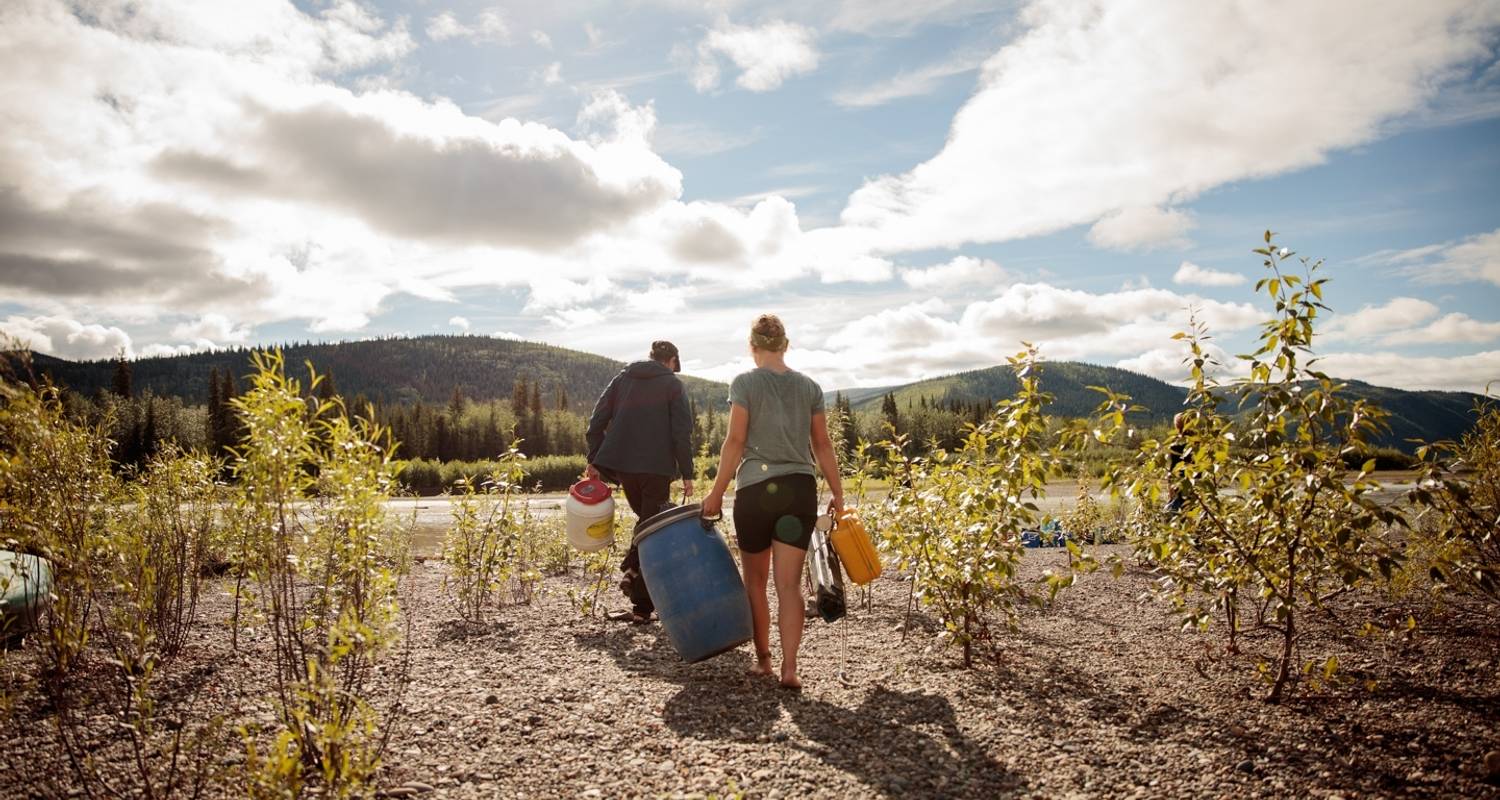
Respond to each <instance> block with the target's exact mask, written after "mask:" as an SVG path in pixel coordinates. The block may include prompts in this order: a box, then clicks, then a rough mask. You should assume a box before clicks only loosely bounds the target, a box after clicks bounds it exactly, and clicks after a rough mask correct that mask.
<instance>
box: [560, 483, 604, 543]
mask: <svg viewBox="0 0 1500 800" xmlns="http://www.w3.org/2000/svg"><path fill="white" fill-rule="evenodd" d="M563 511H564V513H565V514H566V515H567V518H568V544H571V545H573V546H574V547H576V548H578V549H579V550H582V551H583V552H585V553H592V552H594V551H595V550H602V549H604V548H606V547H609V546H610V544H612V543H613V542H614V540H615V499H614V498H613V497H611V496H610V491H609V487H608V486H607V485H605V483H604V481H597V480H592V479H585V480H581V481H579V482H577V483H575V484H573V486H572V488H570V489H568V499H567V500H566V501H565V502H564V503H563Z"/></svg>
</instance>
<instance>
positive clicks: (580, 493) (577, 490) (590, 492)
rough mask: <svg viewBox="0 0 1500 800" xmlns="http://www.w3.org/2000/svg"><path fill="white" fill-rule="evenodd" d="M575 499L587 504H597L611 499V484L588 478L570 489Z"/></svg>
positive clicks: (569, 491)
mask: <svg viewBox="0 0 1500 800" xmlns="http://www.w3.org/2000/svg"><path fill="white" fill-rule="evenodd" d="M568 494H570V495H572V496H573V499H574V500H577V501H578V502H580V503H583V504H584V505H587V506H592V505H597V504H599V503H602V502H604V501H605V500H608V499H609V485H608V484H606V483H605V482H604V481H600V480H594V479H593V478H586V479H584V480H581V481H579V482H577V483H575V484H573V486H572V488H570V489H568Z"/></svg>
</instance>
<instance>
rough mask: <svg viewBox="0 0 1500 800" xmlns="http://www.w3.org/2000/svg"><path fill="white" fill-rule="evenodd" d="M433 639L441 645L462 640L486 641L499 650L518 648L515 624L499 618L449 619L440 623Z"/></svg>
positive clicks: (474, 642) (462, 641) (475, 642)
mask: <svg viewBox="0 0 1500 800" xmlns="http://www.w3.org/2000/svg"><path fill="white" fill-rule="evenodd" d="M433 641H434V642H436V643H437V644H439V645H446V644H453V643H455V642H461V643H464V644H477V643H480V642H484V643H486V644H488V645H489V646H490V647H491V649H493V650H496V651H498V652H507V653H508V652H513V651H515V649H516V636H515V626H513V625H511V624H510V623H508V622H501V621H499V620H493V621H487V622H467V621H465V620H461V619H449V620H444V621H442V622H440V623H438V626H437V634H436V635H435V636H434V637H433Z"/></svg>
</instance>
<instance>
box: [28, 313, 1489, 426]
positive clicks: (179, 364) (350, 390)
mask: <svg viewBox="0 0 1500 800" xmlns="http://www.w3.org/2000/svg"><path fill="white" fill-rule="evenodd" d="M642 349H643V351H644V349H645V344H644V343H643V345H642ZM281 350H282V352H283V354H284V355H285V357H286V362H287V366H288V371H289V372H291V373H292V374H294V375H297V376H299V377H305V376H306V374H307V373H306V369H305V367H304V366H303V363H304V362H306V361H311V362H312V364H313V365H314V367H316V368H317V370H318V372H319V373H320V374H331V375H332V376H333V381H334V384H335V387H336V388H337V390H338V391H339V393H340V394H343V395H344V396H346V397H351V398H352V397H355V396H360V395H362V396H364V397H366V398H369V399H371V400H375V401H379V402H384V403H405V404H414V403H416V402H422V403H424V404H427V405H443V404H446V403H447V402H448V400H449V398H451V397H452V395H453V390H454V388H455V387H457V388H459V389H460V390H462V392H463V394H464V395H465V396H466V397H468V398H469V399H471V400H486V399H506V398H509V397H510V396H511V391H512V389H513V387H514V385H515V382H516V381H517V380H518V379H521V378H524V379H525V380H526V382H527V383H528V385H532V384H536V385H540V387H541V392H542V396H543V399H544V402H545V403H546V404H547V405H548V406H549V407H550V406H551V405H552V404H553V402H554V401H555V398H556V392H557V390H558V389H561V390H562V391H563V392H565V393H566V394H567V400H568V407H569V408H570V409H571V410H573V411H577V412H579V413H585V414H586V413H588V412H589V410H590V409H591V408H592V407H593V403H594V400H595V399H596V398H597V397H598V394H599V392H600V391H601V390H602V389H603V388H604V386H605V385H607V384H608V382H609V380H610V379H611V378H613V377H614V376H615V375H616V374H617V373H618V372H619V371H620V369H621V368H622V367H624V362H620V361H615V360H613V359H609V358H605V357H603V356H598V355H594V354H591V353H584V352H581V351H578V350H569V349H567V348H563V347H556V346H553V345H547V344H541V343H538V342H524V341H517V340H512V339H496V338H492V337H488V336H470V335H431V336H417V337H395V338H385V339H369V340H364V341H355V342H338V343H329V344H310V343H304V344H292V345H286V346H283V347H282V348H281ZM252 352H254V349H252V348H237V349H231V350H217V351H211V352H203V353H191V354H187V355H180V356H163V357H156V358H142V359H138V360H135V361H132V362H130V367H131V374H132V382H133V385H134V387H135V391H136V392H138V393H139V392H143V391H148V390H149V391H151V392H152V393H154V394H156V395H158V396H173V397H179V398H181V399H182V400H183V401H184V402H185V403H188V404H202V403H204V402H205V401H206V400H207V398H208V375H209V370H210V369H217V370H218V371H220V372H224V371H228V370H232V371H233V372H234V374H236V375H240V376H244V375H247V374H249V372H250V356H251V353H252ZM643 357H644V354H643ZM33 363H34V368H35V369H36V371H37V373H38V374H50V375H51V376H52V378H53V380H54V381H56V382H58V383H60V384H62V385H64V386H67V387H69V388H71V389H73V390H75V391H77V392H79V393H81V394H85V395H92V394H94V393H95V392H98V391H107V390H108V389H109V387H110V384H111V380H112V377H113V374H114V369H115V362H114V361H113V360H98V361H77V362H75V361H66V360H63V359H58V358H53V357H51V356H46V355H41V354H34V355H33ZM683 383H684V384H685V385H686V386H687V388H688V392H689V395H690V396H691V397H692V399H693V402H694V404H695V405H696V407H697V408H698V409H700V410H707V409H723V408H724V407H725V400H726V397H727V396H728V393H729V392H728V386H726V385H725V384H723V383H718V382H715V381H709V380H704V379H702V378H695V377H690V376H683ZM1041 386H1042V390H1043V391H1045V392H1049V393H1051V394H1053V395H1054V397H1055V399H1054V401H1053V403H1052V404H1051V406H1049V408H1048V413H1051V414H1055V415H1059V416H1066V417H1083V416H1088V415H1090V414H1092V413H1093V412H1094V409H1095V408H1096V407H1097V406H1098V404H1099V401H1100V399H1102V396H1101V395H1100V394H1099V393H1098V392H1094V391H1091V390H1089V389H1088V388H1087V387H1089V386H1108V387H1109V388H1111V389H1113V390H1115V391H1118V392H1124V393H1125V394H1128V395H1130V396H1131V398H1132V399H1133V400H1134V402H1135V403H1137V404H1139V405H1142V406H1144V407H1145V408H1146V409H1147V411H1146V412H1145V414H1144V415H1143V421H1146V422H1157V423H1159V422H1165V421H1167V420H1170V419H1171V417H1172V415H1173V414H1174V413H1176V412H1177V411H1178V410H1180V409H1181V407H1182V402H1183V399H1184V398H1185V397H1186V396H1187V391H1186V390H1185V389H1183V388H1182V387H1179V386H1173V385H1172V384H1169V383H1166V382H1164V381H1161V380H1158V379H1156V378H1152V377H1150V376H1147V375H1142V374H1140V373H1137V372H1131V371H1129V370H1125V369H1120V368H1118V367H1105V366H1099V365H1097V364H1084V363H1079V362H1072V361H1051V362H1045V363H1044V364H1043V365H1042V373H1041ZM1348 386H1349V388H1348V391H1349V393H1350V394H1351V395H1352V396H1354V397H1359V398H1365V399H1368V400H1371V401H1373V402H1375V403H1377V404H1379V405H1380V406H1381V407H1382V408H1384V409H1385V410H1386V411H1388V412H1390V418H1389V424H1390V427H1391V430H1390V431H1389V433H1387V434H1385V435H1383V436H1381V437H1380V439H1379V442H1378V443H1379V444H1383V445H1387V446H1395V447H1401V448H1402V449H1407V450H1409V449H1410V445H1409V444H1408V442H1407V440H1409V439H1425V440H1428V441H1434V440H1438V439H1449V438H1456V437H1458V436H1460V435H1462V434H1463V433H1464V432H1465V431H1467V430H1468V429H1469V427H1470V426H1471V425H1472V424H1473V421H1474V415H1473V408H1474V405H1475V403H1476V402H1479V401H1481V400H1482V399H1483V398H1482V397H1481V396H1480V395H1477V394H1473V393H1470V392H1437V391H1406V390H1402V389H1391V388H1387V387H1382V386H1374V385H1371V384H1367V383H1363V382H1359V381H1349V382H1348ZM242 388H244V385H243V383H242ZM1016 388H1017V383H1016V378H1015V374H1014V372H1012V370H1011V368H1010V367H1009V366H1003V365H1002V366H995V367H987V368H985V369H976V370H969V371H967V372H959V373H955V374H952V375H944V376H940V377H936V378H929V379H926V380H921V381H915V382H912V383H907V384H901V385H895V386H882V387H865V388H856V389H845V390H839V392H840V393H842V394H843V395H844V396H846V397H848V398H849V401H850V405H851V407H852V408H853V409H854V410H855V411H857V412H867V413H876V414H878V413H879V412H880V405H881V401H882V399H883V398H884V396H885V395H886V394H887V393H891V394H894V395H895V398H896V403H897V406H898V408H901V409H905V408H906V407H907V406H908V404H910V405H918V404H920V403H921V402H922V399H923V398H925V399H926V401H927V402H928V403H929V404H930V403H934V402H936V403H941V404H945V405H946V404H947V403H949V402H950V401H957V402H959V403H962V404H973V403H977V402H987V403H993V402H995V401H998V400H1000V399H1002V398H1005V397H1009V396H1011V395H1012V394H1013V393H1014V392H1015V390H1016ZM834 394H835V392H828V393H827V397H828V399H829V400H830V401H831V400H832V398H833V396H834Z"/></svg>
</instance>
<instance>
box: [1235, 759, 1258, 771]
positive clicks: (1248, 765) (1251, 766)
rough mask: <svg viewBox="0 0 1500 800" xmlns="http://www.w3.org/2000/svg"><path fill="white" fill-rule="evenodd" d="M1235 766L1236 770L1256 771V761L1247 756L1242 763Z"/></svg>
mask: <svg viewBox="0 0 1500 800" xmlns="http://www.w3.org/2000/svg"><path fill="white" fill-rule="evenodd" d="M1234 768H1235V770H1237V771H1239V772H1254V771H1255V762H1254V761H1251V760H1250V759H1248V758H1247V759H1245V760H1244V761H1241V762H1240V763H1238V764H1235V765H1234Z"/></svg>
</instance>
